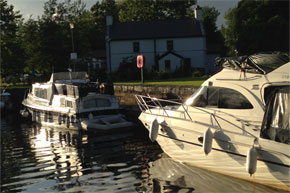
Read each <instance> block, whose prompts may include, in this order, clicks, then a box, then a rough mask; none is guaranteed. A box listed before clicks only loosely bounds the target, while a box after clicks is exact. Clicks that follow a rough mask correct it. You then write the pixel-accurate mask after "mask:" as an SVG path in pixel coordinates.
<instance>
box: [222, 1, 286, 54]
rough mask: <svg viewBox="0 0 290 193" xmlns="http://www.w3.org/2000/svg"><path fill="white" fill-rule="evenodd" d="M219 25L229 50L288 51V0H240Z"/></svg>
mask: <svg viewBox="0 0 290 193" xmlns="http://www.w3.org/2000/svg"><path fill="white" fill-rule="evenodd" d="M225 17H226V20H227V21H226V22H227V23H226V24H227V27H223V28H222V33H223V35H224V37H225V43H226V46H227V48H228V51H229V54H230V55H233V54H239V55H244V54H252V53H255V52H262V51H286V52H288V51H289V1H274V0H264V1H249V0H242V1H240V2H239V3H238V6H237V7H235V8H233V9H230V10H229V11H228V12H227V13H226V16H225Z"/></svg>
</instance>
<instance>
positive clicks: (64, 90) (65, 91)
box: [62, 85, 67, 95]
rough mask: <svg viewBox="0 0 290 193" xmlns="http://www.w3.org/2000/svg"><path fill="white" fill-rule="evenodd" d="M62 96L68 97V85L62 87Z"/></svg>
mask: <svg viewBox="0 0 290 193" xmlns="http://www.w3.org/2000/svg"><path fill="white" fill-rule="evenodd" d="M62 94H63V95H67V88H66V85H62Z"/></svg>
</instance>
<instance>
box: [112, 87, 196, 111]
mask: <svg viewBox="0 0 290 193" xmlns="http://www.w3.org/2000/svg"><path fill="white" fill-rule="evenodd" d="M196 89H197V87H189V86H148V85H114V95H115V96H116V97H117V98H118V100H119V103H120V105H126V106H127V105H137V103H136V101H135V97H134V95H135V94H140V95H147V94H149V95H150V96H152V97H156V98H162V99H180V100H182V101H184V100H185V99H187V98H188V97H189V96H191V95H192V94H193V93H194V91H195V90H196Z"/></svg>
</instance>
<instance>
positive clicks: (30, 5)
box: [8, 0, 239, 28]
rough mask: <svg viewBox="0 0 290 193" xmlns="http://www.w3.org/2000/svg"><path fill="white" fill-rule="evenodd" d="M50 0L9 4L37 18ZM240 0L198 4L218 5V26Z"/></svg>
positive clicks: (87, 0)
mask: <svg viewBox="0 0 290 193" xmlns="http://www.w3.org/2000/svg"><path fill="white" fill-rule="evenodd" d="M47 1H48V0H9V1H8V4H12V5H13V6H14V9H15V10H18V11H20V13H21V14H22V15H23V17H24V18H25V19H28V18H29V17H30V16H32V18H37V16H40V15H42V13H43V5H44V2H47ZM82 1H83V2H84V3H85V4H86V5H87V9H90V8H91V7H92V5H94V4H95V3H96V0H82ZM238 1H239V0H197V4H198V5H200V6H201V7H203V6H209V7H216V8H217V9H218V11H219V12H220V15H219V17H218V19H217V26H218V28H220V27H221V25H222V24H225V19H224V14H225V12H226V11H228V9H229V8H233V7H235V6H236V5H237V3H238Z"/></svg>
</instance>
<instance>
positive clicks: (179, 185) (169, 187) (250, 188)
mask: <svg viewBox="0 0 290 193" xmlns="http://www.w3.org/2000/svg"><path fill="white" fill-rule="evenodd" d="M148 165H149V168H148V172H149V175H150V178H149V179H148V180H150V181H151V183H148V182H147V184H151V190H152V192H213V193H217V192H236V193H239V192H241V193H244V192H248V193H251V192H252V193H259V192H261V193H265V192H277V190H275V189H272V188H270V187H266V186H263V185H260V184H256V183H251V182H248V181H244V180H240V179H236V178H232V177H228V176H224V175H221V174H217V173H213V172H209V171H207V170H204V169H200V168H196V167H191V166H187V165H185V164H183V163H179V162H176V161H174V160H172V159H171V158H169V157H167V156H166V155H164V154H163V156H162V158H160V159H158V160H156V161H153V162H150V163H149V164H148ZM279 192H282V191H279ZM285 193H286V192H285Z"/></svg>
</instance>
